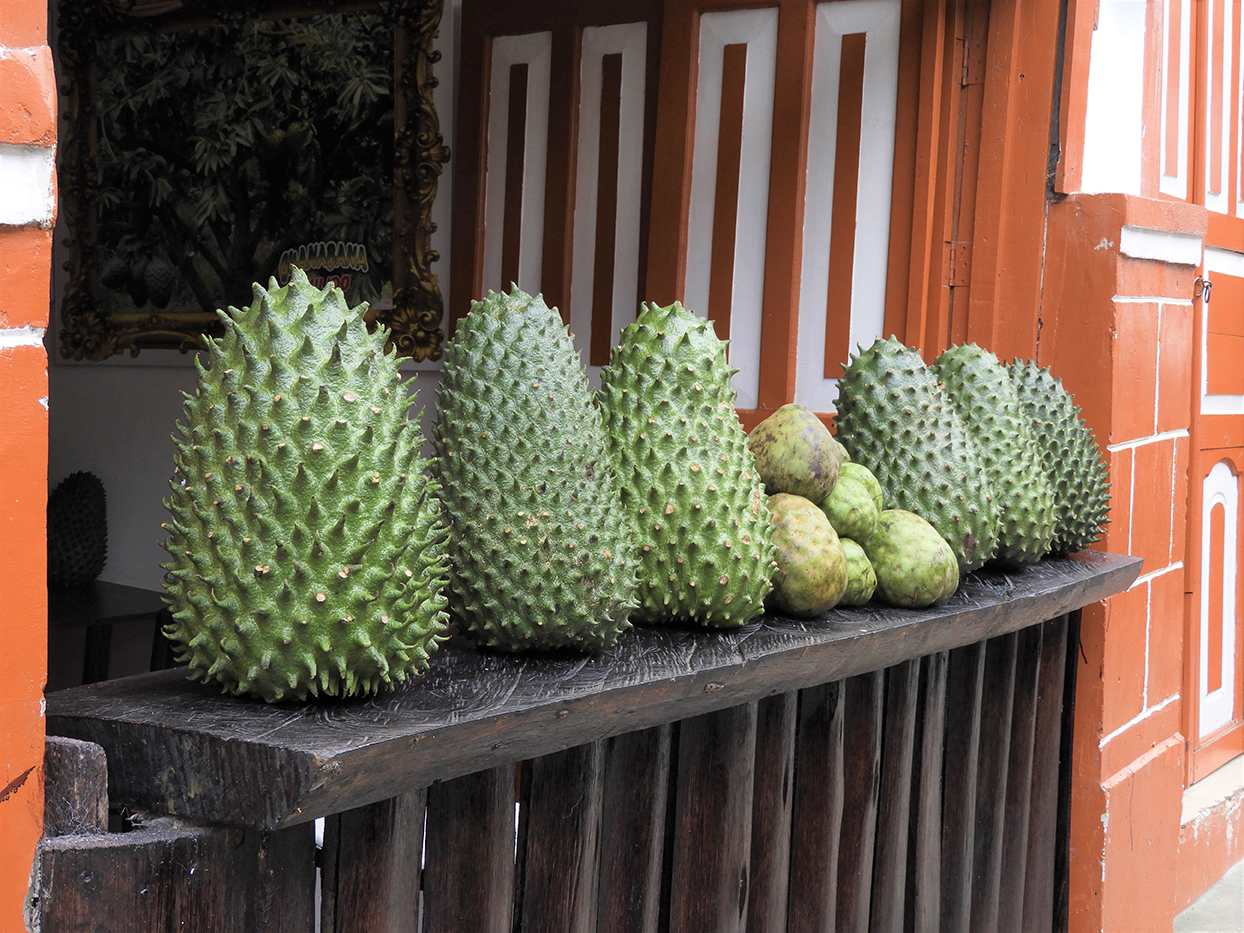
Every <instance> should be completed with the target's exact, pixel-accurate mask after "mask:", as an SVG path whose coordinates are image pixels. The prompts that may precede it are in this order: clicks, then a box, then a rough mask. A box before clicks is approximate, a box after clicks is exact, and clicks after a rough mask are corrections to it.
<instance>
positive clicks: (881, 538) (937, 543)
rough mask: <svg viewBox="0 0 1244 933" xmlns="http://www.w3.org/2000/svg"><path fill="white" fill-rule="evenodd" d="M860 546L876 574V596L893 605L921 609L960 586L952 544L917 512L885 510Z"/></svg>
mask: <svg viewBox="0 0 1244 933" xmlns="http://www.w3.org/2000/svg"><path fill="white" fill-rule="evenodd" d="M861 546H862V547H863V548H864V553H865V554H867V555H868V560H869V561H870V562H871V563H872V565H873V571H874V572H875V573H876V574H877V591H876V594H875V595H877V596H878V597H879V598H881V599H882V600H884V601H885V602H887V603H889V604H890V605H892V606H902V607H905V608H908V609H922V608H924V607H925V606H932V605H935V604H936V603H940V602H941V601H942V600H944V599H947V598H949V597H950V596H951V595H953V594H954V592H955V590H957V589H958V588H959V564H958V561H957V560H955V555H954V553H953V551H952V550H951V548H950V545H948V544H947V543H946V541H945V539H944V538H943V537H942V536H941V535H940V534H939V533H938V531H937V529H936V528H934V527H933V526H932V525H930V524H929V523H928V522H926V521H925V520H924V519H923V518H921V517H920V516H919V515H916V514H915V513H914V512H908V511H905V510H903V509H886V510H885V511H884V512H882V513H881V517H880V518H879V519H878V521H877V530H876V532H874V533H873V536H872V537H871V538H869V539H868V540H867V541H865V542H864V543H863V544H862V545H861Z"/></svg>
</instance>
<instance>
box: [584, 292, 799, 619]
mask: <svg viewBox="0 0 1244 933" xmlns="http://www.w3.org/2000/svg"><path fill="white" fill-rule="evenodd" d="M737 371H738V370H736V369H734V368H733V367H731V366H730V365H729V364H728V363H727V362H726V344H725V341H723V340H719V339H718V338H717V335H716V334H715V333H714V332H713V326H712V324H710V323H709V322H708V321H707V320H705V319H703V318H700V317H697V316H696V315H694V314H692V313H691V312H690V311H688V310H686V309H685V308H683V306H682V305H681V304H678V303H677V302H675V303H674V304H672V305H670V306H668V307H665V308H661V307H658V306H657V305H655V304H652V305H646V306H644V307H643V308H642V309H641V312H640V315H639V318H638V319H637V320H636V321H635V322H634V323H633V324H630V325H629V326H627V327H626V328H625V329H624V330H623V331H622V335H621V338H620V341H619V346H617V347H615V348H614V350H613V355H612V358H611V359H610V361H609V365H608V366H606V367H605V369H604V370H603V371H602V372H601V387H600V393H599V396H598V397H599V399H600V402H601V408H602V409H603V410H604V417H605V436H606V439H607V442H608V446H609V452H610V454H611V455H612V456H613V457H614V459H615V460H616V462H617V464H618V469H619V474H620V476H619V478H620V480H621V484H622V510H623V511H624V512H625V513H626V516H627V518H628V519H629V520H630V521H631V522H632V523H633V524H632V532H631V533H632V534H633V535H634V536H635V537H634V542H635V543H634V547H635V550H636V552H637V553H638V554H639V565H640V569H639V578H640V583H639V609H638V610H637V614H636V619H637V620H642V621H646V622H658V621H665V620H685V621H690V622H696V623H699V624H702V625H711V626H717V627H730V626H736V625H743V624H744V623H746V622H747V621H748V620H750V619H752V618H754V617H755V616H757V615H760V614H761V612H763V611H764V601H765V597H766V596H767V595H768V594H769V591H770V589H771V588H772V584H771V578H772V576H773V573H774V571H775V570H776V564H775V563H774V559H773V554H774V545H773V528H772V525H771V524H770V518H769V509H768V506H767V504H766V499H767V497H766V496H765V493H764V486H763V484H762V483H761V482H760V477H759V474H758V473H757V472H756V465H755V462H754V460H753V458H752V453H751V451H750V450H749V449H748V446H747V435H746V434H745V433H744V431H743V427H742V425H740V424H739V419H738V416H737V415H736V414H735V413H734V389H732V388H731V387H730V377H731V376H733V375H734V373H736V372H737Z"/></svg>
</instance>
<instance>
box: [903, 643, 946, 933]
mask: <svg viewBox="0 0 1244 933" xmlns="http://www.w3.org/2000/svg"><path fill="white" fill-rule="evenodd" d="M949 669H950V653H949V652H946V651H943V652H940V653H938V654H934V655H930V656H929V657H927V658H924V659H922V660H921V662H920V697H919V708H918V711H917V721H918V723H919V728H918V733H917V736H916V742H915V757H914V759H913V761H912V781H913V782H914V786H913V788H912V797H911V804H912V814H911V832H910V834H909V835H908V856H907V872H908V874H907V892H906V898H905V900H906V910H905V911H904V918H903V923H904V926H903V929H904V930H906V931H910V933H938V930H939V929H940V921H941V901H942V849H941V839H942V766H943V749H944V745H945V740H946V677H947V672H948V671H949Z"/></svg>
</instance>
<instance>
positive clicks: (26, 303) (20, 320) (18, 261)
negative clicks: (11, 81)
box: [0, 83, 52, 328]
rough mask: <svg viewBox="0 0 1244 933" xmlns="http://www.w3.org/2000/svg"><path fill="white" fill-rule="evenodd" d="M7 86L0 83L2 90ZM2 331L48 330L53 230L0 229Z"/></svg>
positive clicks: (0, 323) (0, 319) (35, 228)
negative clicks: (7, 329) (30, 326)
mask: <svg viewBox="0 0 1244 933" xmlns="http://www.w3.org/2000/svg"><path fill="white" fill-rule="evenodd" d="M3 86H4V85H3V83H0V88H2V87H3ZM0 279H3V281H4V288H2V289H0V328H9V327H25V326H26V325H28V324H29V325H33V326H35V327H46V326H47V323H48V289H49V286H50V283H51V279H52V231H51V230H41V229H39V228H38V227H0Z"/></svg>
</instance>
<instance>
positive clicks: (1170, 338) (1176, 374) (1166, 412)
mask: <svg viewBox="0 0 1244 933" xmlns="http://www.w3.org/2000/svg"><path fill="white" fill-rule="evenodd" d="M1191 421H1192V306H1191V305H1176V304H1164V305H1162V309H1161V322H1160V324H1159V329H1158V433H1159V434H1163V433H1165V432H1167V431H1176V430H1181V429H1183V430H1186V429H1187V428H1188V426H1189V424H1190V423H1191Z"/></svg>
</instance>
